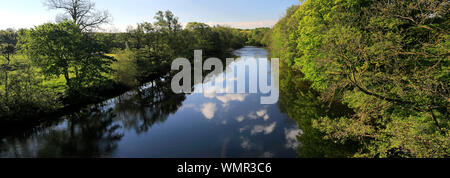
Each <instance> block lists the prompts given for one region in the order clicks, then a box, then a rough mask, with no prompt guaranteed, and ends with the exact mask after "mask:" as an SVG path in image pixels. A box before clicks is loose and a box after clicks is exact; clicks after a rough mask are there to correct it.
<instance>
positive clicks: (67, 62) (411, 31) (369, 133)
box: [0, 0, 450, 158]
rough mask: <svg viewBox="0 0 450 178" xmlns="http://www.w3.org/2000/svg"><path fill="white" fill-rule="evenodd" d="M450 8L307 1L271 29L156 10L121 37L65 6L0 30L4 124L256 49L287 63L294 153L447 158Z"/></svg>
mask: <svg viewBox="0 0 450 178" xmlns="http://www.w3.org/2000/svg"><path fill="white" fill-rule="evenodd" d="M49 2H53V3H55V1H49ZM48 5H49V6H52V4H51V3H50V4H48ZM53 5H54V4H53ZM449 6H450V4H449V2H448V1H444V0H402V1H391V0H306V1H302V3H301V5H296V6H292V7H290V8H289V9H288V10H287V12H286V15H285V16H284V17H283V18H282V19H280V21H279V22H278V23H277V24H276V25H275V26H274V27H273V28H256V29H251V30H244V29H235V28H231V27H225V26H214V27H211V26H208V25H207V24H204V23H199V22H191V23H188V24H187V25H186V26H185V27H184V28H183V27H182V26H181V25H180V23H179V22H178V19H177V17H175V15H174V14H172V13H171V12H170V11H165V12H162V11H160V12H158V13H157V14H156V15H155V17H154V22H153V23H152V22H143V23H139V24H137V25H136V26H135V27H133V28H129V29H128V30H127V32H123V33H100V32H95V30H93V29H96V28H98V26H99V25H100V24H102V23H104V22H107V21H108V16H109V15H108V14H107V13H96V15H97V16H96V17H98V18H93V19H85V17H84V16H78V15H77V14H71V13H70V12H73V11H68V13H66V15H68V17H67V18H62V20H60V21H58V22H57V23H46V24H42V25H39V26H36V27H34V28H31V29H20V30H13V29H8V30H2V31H0V43H1V46H0V54H1V57H0V79H1V80H0V100H1V102H0V120H1V121H2V122H5V121H8V122H9V121H14V120H21V121H29V120H30V119H33V117H34V116H36V115H37V114H44V113H51V112H54V111H57V110H59V109H61V108H64V107H67V106H72V105H82V104H87V103H89V102H95V101H102V100H104V99H105V98H107V97H110V96H114V95H116V94H120V92H124V91H127V90H128V89H130V88H133V87H138V86H140V85H142V84H143V83H146V82H149V81H157V80H158V79H160V78H162V77H164V76H167V75H170V64H171V62H172V60H173V59H175V58H177V57H185V58H188V59H192V58H193V55H194V54H193V51H194V49H203V53H204V54H205V55H206V56H209V55H211V56H212V55H216V56H217V55H220V54H224V53H226V52H229V51H231V50H232V49H237V48H240V47H243V46H244V45H252V46H260V47H267V48H269V49H270V52H271V55H272V56H273V57H277V58H280V59H282V61H283V65H282V66H283V67H282V69H281V70H283V71H282V72H281V74H282V75H281V79H280V80H281V81H280V90H281V98H280V108H281V109H282V110H283V112H285V113H287V114H288V115H289V116H290V117H291V118H293V119H295V120H297V121H298V122H299V126H300V128H301V129H302V130H304V132H305V133H307V134H303V135H301V136H300V140H301V141H302V142H308V143H314V144H309V145H313V146H315V147H314V148H311V147H302V148H301V149H300V150H299V151H300V152H308V153H311V152H314V154H308V155H316V156H317V157H335V156H345V157H371V158H373V157H383V158H384V157H423V158H427V157H449V156H450V135H449V129H450V120H449V101H450V99H449V90H448V86H449V83H450V81H449V80H450V76H449V49H450V43H449V25H450V24H449V23H450V20H449ZM53 7H58V6H53ZM90 17H92V16H90ZM117 92H118V93H117ZM80 98H81V99H80ZM344 111H345V112H344ZM322 139H324V140H325V141H323V142H322V141H319V140H322ZM305 145H306V144H305ZM349 145H350V146H349ZM324 147H332V148H333V149H334V150H336V152H332V153H329V152H321V149H319V148H324ZM341 148H342V149H341ZM324 150H325V149H324ZM328 150H329V149H328ZM338 150H352V151H342V152H339V151H338Z"/></svg>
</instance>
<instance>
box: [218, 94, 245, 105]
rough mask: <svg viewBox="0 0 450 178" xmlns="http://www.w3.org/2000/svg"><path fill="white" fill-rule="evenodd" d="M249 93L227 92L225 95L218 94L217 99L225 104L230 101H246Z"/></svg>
mask: <svg viewBox="0 0 450 178" xmlns="http://www.w3.org/2000/svg"><path fill="white" fill-rule="evenodd" d="M247 96H248V94H227V95H224V96H218V97H217V99H218V100H219V101H221V102H222V103H224V104H227V103H229V102H230V101H240V102H242V101H244V100H245V98H246V97H247Z"/></svg>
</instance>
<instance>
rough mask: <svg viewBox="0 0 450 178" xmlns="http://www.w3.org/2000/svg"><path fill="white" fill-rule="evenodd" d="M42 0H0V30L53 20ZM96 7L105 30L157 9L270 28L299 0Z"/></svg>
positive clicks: (176, 0) (184, 17) (140, 1)
mask: <svg viewBox="0 0 450 178" xmlns="http://www.w3.org/2000/svg"><path fill="white" fill-rule="evenodd" d="M43 1H44V0H0V29H6V28H15V29H19V28H31V27H34V26H37V25H40V24H43V23H46V22H54V21H55V17H56V15H57V14H59V13H61V12H62V11H57V10H49V9H48V8H47V7H44V5H43ZM93 1H94V2H95V4H96V8H97V9H98V10H108V11H109V13H110V14H111V15H112V19H113V21H112V22H111V24H109V25H106V26H104V27H103V28H104V29H105V30H107V31H125V30H126V28H127V27H128V26H130V25H133V26H134V25H136V24H137V23H140V22H144V21H146V22H153V21H154V20H153V17H154V16H155V13H156V12H157V11H159V10H162V11H165V10H170V11H172V12H173V13H174V14H175V16H177V17H179V20H180V23H181V24H186V23H187V22H203V23H207V24H209V25H217V24H220V25H228V26H232V27H236V28H255V27H270V26H273V25H274V24H275V23H276V22H277V21H278V19H280V18H281V17H282V16H283V15H284V13H285V11H286V9H287V8H288V7H290V6H291V5H294V4H300V3H299V0H93Z"/></svg>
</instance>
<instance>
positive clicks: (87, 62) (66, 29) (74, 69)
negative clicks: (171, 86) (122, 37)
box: [20, 21, 115, 90]
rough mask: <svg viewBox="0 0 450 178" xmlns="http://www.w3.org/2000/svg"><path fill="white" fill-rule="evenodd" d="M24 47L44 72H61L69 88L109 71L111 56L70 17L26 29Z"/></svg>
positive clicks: (90, 82) (98, 78)
mask: <svg viewBox="0 0 450 178" xmlns="http://www.w3.org/2000/svg"><path fill="white" fill-rule="evenodd" d="M20 40H21V42H22V44H23V49H24V51H25V52H26V54H28V55H29V57H30V59H31V60H33V62H34V63H36V64H37V65H39V66H40V67H41V68H42V72H43V73H44V74H46V75H47V76H60V75H63V76H64V78H65V80H66V85H67V86H68V87H69V89H71V90H74V89H75V90H76V89H80V88H81V87H87V86H91V85H93V84H95V83H97V82H100V81H102V80H104V79H106V78H105V77H104V74H106V73H110V72H111V68H110V65H111V63H112V62H113V61H115V59H114V58H112V57H109V56H107V55H105V54H104V53H103V49H102V46H101V45H99V44H98V43H97V42H96V41H95V40H94V39H93V38H92V37H90V36H89V35H87V34H84V33H82V32H81V31H80V29H79V27H78V25H76V24H75V23H73V22H70V21H64V22H61V23H58V24H52V23H47V24H44V25H40V26H38V27H36V28H33V29H31V30H29V31H26V32H25V33H24V34H22V35H21V38H20Z"/></svg>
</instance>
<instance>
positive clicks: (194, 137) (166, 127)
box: [0, 47, 338, 158]
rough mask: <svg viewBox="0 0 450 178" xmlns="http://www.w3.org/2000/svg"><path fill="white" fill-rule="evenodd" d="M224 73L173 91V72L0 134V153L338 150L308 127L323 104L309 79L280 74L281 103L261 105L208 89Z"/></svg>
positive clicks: (248, 51)
mask: <svg viewBox="0 0 450 178" xmlns="http://www.w3.org/2000/svg"><path fill="white" fill-rule="evenodd" d="M236 55H239V56H241V57H242V60H240V61H236V65H241V64H242V63H244V62H245V60H249V59H255V58H259V57H266V56H267V51H266V50H264V49H260V48H253V47H246V48H243V49H241V50H238V51H236ZM225 72H226V73H227V72H232V70H231V69H229V68H227V70H226V71H225ZM249 72H252V71H249ZM267 75H268V76H269V77H270V73H268V74H267ZM222 76H223V75H221V74H215V75H212V78H210V79H209V80H207V82H205V83H202V84H197V85H195V86H194V88H195V89H198V88H200V86H201V87H205V89H206V92H204V93H197V94H191V95H184V94H173V93H172V91H171V87H170V76H166V77H163V78H162V79H161V80H158V81H154V82H151V83H149V84H148V85H147V86H144V87H141V88H140V89H137V90H134V91H130V92H128V93H126V94H123V95H121V96H119V97H116V98H114V99H111V100H109V101H105V102H103V103H101V104H98V105H94V106H92V107H90V108H89V109H84V110H81V111H79V112H77V113H74V114H71V115H68V116H65V117H64V118H62V119H61V120H60V121H57V122H51V123H46V124H44V125H45V126H42V127H39V128H34V129H33V130H30V131H28V132H26V133H20V134H12V135H9V136H5V137H3V138H1V139H0V157H144V158H147V157H150V158H155V157H156V158H177V157H183V158H189V157H200V158H201V157H208V158H211V157H212V158H215V157H232V158H235V157H250V158H257V157H297V156H300V157H322V156H336V155H338V154H337V153H336V154H335V153H334V152H335V151H333V150H331V151H330V150H328V149H334V147H333V146H332V144H328V143H324V142H322V141H321V135H319V134H318V133H317V132H315V131H314V130H313V129H312V128H311V127H310V124H311V118H313V117H318V116H320V115H322V113H323V111H322V109H323V108H321V107H318V106H321V105H320V102H319V101H317V99H316V98H317V97H315V94H314V92H312V91H311V90H309V87H308V85H307V84H305V83H303V82H298V80H299V77H298V73H295V72H293V71H286V72H285V71H283V72H281V83H280V90H281V95H280V96H281V98H280V103H279V104H278V105H277V104H275V105H261V104H260V97H261V94H260V93H255V94H222V93H223V91H224V90H229V89H231V88H225V89H223V88H222V89H221V88H217V87H212V88H208V86H211V83H210V82H212V81H220V77H222ZM246 77H247V78H248V76H246ZM216 79H218V80H216ZM222 81H224V82H236V79H235V78H227V79H223V78H222ZM284 113H286V114H284ZM288 116H290V117H291V118H293V119H295V120H292V119H289V117H288ZM329 152H331V153H329Z"/></svg>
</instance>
